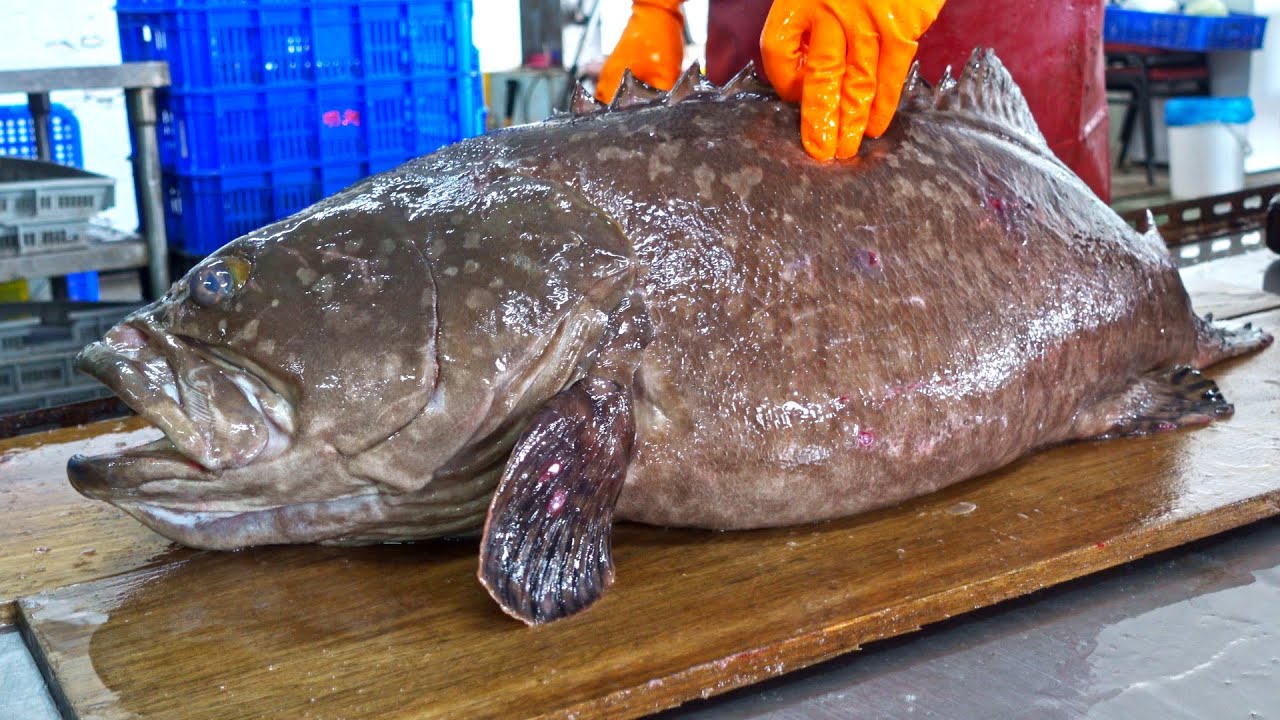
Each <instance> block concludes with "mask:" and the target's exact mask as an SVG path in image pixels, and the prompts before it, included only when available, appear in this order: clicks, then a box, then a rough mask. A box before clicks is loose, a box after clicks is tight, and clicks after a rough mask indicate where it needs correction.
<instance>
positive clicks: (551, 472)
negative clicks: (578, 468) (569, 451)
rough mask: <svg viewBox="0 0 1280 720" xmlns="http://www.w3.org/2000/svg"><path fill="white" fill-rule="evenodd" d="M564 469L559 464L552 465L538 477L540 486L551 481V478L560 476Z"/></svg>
mask: <svg viewBox="0 0 1280 720" xmlns="http://www.w3.org/2000/svg"><path fill="white" fill-rule="evenodd" d="M562 469H563V468H562V467H561V466H560V463H558V462H553V463H551V464H550V465H548V466H547V467H546V468H545V469H543V471H542V473H541V474H540V475H538V484H539V485H541V484H543V483H545V482H546V481H548V480H550V479H551V478H553V477H555V476H557V475H559V474H560V471H561V470H562Z"/></svg>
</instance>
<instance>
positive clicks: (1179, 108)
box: [1164, 97, 1253, 127]
mask: <svg viewBox="0 0 1280 720" xmlns="http://www.w3.org/2000/svg"><path fill="white" fill-rule="evenodd" d="M1252 119H1253V101H1252V100H1250V99H1249V98H1247V97H1179V98H1169V100H1168V101H1167V102H1166V103H1165V104H1164V122H1165V124H1166V125H1168V126H1169V127H1177V126H1180V125H1203V124H1205V123H1215V122H1221V123H1231V124H1233V125H1234V124H1241V123H1247V122H1249V121H1250V120H1252Z"/></svg>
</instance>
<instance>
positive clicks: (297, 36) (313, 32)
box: [116, 0, 478, 91]
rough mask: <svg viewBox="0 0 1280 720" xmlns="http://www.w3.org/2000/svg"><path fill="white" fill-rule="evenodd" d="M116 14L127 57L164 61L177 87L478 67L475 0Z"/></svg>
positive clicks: (133, 6)
mask: <svg viewBox="0 0 1280 720" xmlns="http://www.w3.org/2000/svg"><path fill="white" fill-rule="evenodd" d="M116 12H117V22H118V27H119V31H120V45H121V54H122V55H123V57H124V59H125V60H126V61H144V60H164V61H166V62H168V63H169V70H170V75H171V76H172V81H173V88H174V89H175V90H179V91H188V90H225V89H231V88H237V89H243V88H250V87H259V86H272V87H279V86H281V85H288V84H290V83H314V82H329V81H333V82H342V81H350V80H371V79H375V78H393V77H403V76H412V75H422V74H446V75H457V74H463V73H470V72H475V71H477V69H478V68H477V65H476V62H475V52H474V47H473V46H472V42H471V0H314V1H313V2H303V1H301V0H294V1H293V2H268V1H266V0H258V2H231V1H230V0H227V1H223V2H216V3H215V2H204V3H194V2H190V1H189V0H188V1H183V0H169V1H168V2H157V1H156V0H144V1H139V0H129V1H126V2H120V3H119V4H118V5H117V6H116Z"/></svg>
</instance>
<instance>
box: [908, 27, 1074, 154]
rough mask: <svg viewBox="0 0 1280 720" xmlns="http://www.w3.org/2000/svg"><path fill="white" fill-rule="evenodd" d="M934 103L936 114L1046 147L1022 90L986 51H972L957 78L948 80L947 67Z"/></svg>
mask: <svg viewBox="0 0 1280 720" xmlns="http://www.w3.org/2000/svg"><path fill="white" fill-rule="evenodd" d="M904 94H905V93H904ZM934 104H935V107H936V108H937V110H938V111H940V112H958V113H964V114H968V115H970V116H972V117H975V118H979V119H981V120H986V121H989V122H991V123H993V124H996V125H1000V126H1002V127H1004V128H1007V129H1008V130H1010V131H1011V132H1014V133H1017V134H1018V135H1020V136H1023V137H1024V138H1026V139H1027V140H1029V141H1031V142H1033V143H1035V144H1037V145H1039V146H1042V147H1045V148H1047V147H1048V143H1047V142H1046V141H1045V139H1044V135H1042V134H1041V133H1040V128H1039V126H1038V125H1037V124H1036V121H1035V118H1034V117H1032V115H1031V108H1030V107H1028V105H1027V100H1026V98H1025V97H1023V95H1022V91H1021V90H1019V89H1018V85H1017V83H1015V82H1014V81H1013V76H1012V75H1010V74H1009V70H1008V69H1007V68H1005V66H1004V63H1002V62H1000V59H999V58H998V57H996V54H995V53H994V52H992V51H991V50H990V49H989V48H977V49H975V50H974V51H973V53H972V54H971V55H970V56H969V61H968V62H967V63H965V67H964V71H963V72H962V73H961V74H960V77H959V79H954V78H952V76H951V68H950V67H948V68H947V70H946V72H944V73H943V74H942V79H941V80H940V81H939V82H938V88H937V91H936V98H935V101H934Z"/></svg>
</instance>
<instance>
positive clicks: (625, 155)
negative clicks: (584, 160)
mask: <svg viewBox="0 0 1280 720" xmlns="http://www.w3.org/2000/svg"><path fill="white" fill-rule="evenodd" d="M639 154H640V153H639V152H637V151H635V150H625V149H623V148H620V147H614V146H609V147H604V148H600V149H599V150H597V151H596V159H597V160H599V161H601V162H608V161H609V160H630V159H632V158H634V157H636V156H637V155H639Z"/></svg>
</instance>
